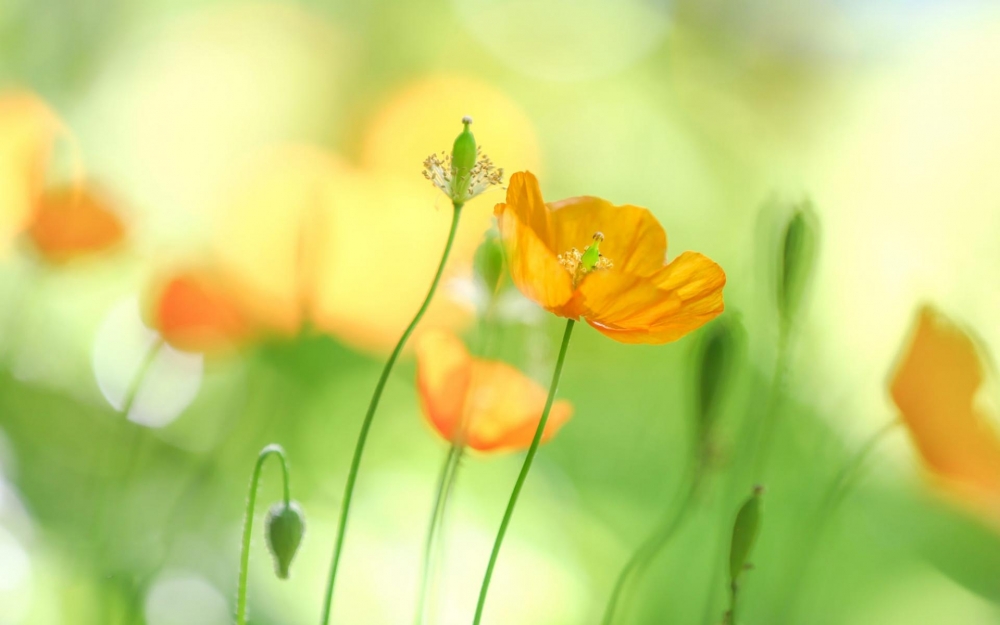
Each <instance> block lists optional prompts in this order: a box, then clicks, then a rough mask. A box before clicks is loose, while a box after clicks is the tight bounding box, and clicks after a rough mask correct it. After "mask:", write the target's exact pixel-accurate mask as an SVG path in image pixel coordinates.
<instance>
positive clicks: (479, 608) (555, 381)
mask: <svg viewBox="0 0 1000 625" xmlns="http://www.w3.org/2000/svg"><path fill="white" fill-rule="evenodd" d="M574 323H575V322H574V321H573V320H572V319H569V320H568V321H566V331H565V332H563V338H562V345H561V346H560V348H559V356H558V358H557V359H556V368H555V371H553V373H552V384H550V385H549V396H548V398H546V400H545V408H544V409H543V410H542V417H541V419H539V420H538V427H537V428H535V437H534V438H532V439H531V446H530V447H529V448H528V455H527V456H525V458H524V464H523V465H521V473H520V474H519V475H518V476H517V481H516V482H515V483H514V490H513V492H511V494H510V500H509V501H508V502H507V510H506V512H504V515H503V521H501V522H500V531H499V532H497V537H496V540H495V541H494V543H493V552H492V553H491V554H490V562H489V564H487V565H486V576H485V577H484V578H483V585H482V588H480V590H479V603H478V604H477V605H476V617H475V619H474V620H473V625H479V622H480V620H482V618H483V608H484V607H485V606H486V594H487V593H488V592H489V589H490V579H491V578H492V577H493V567H495V566H496V563H497V556H499V555H500V546H501V545H502V544H503V538H504V535H505V534H506V533H507V526H508V525H510V518H511V516H513V514H514V506H516V505H517V498H518V496H520V494H521V488H522V487H523V486H524V481H525V479H526V478H527V477H528V471H530V470H531V463H532V462H533V461H534V460H535V454H536V453H538V445H539V444H540V443H541V442H542V433H543V432H545V424H546V422H548V420H549V411H551V410H552V402H553V401H554V400H555V396H556V388H557V387H558V386H559V377H560V376H561V375H562V368H563V362H565V360H566V349H567V348H568V347H569V339H570V336H572V334H573V325H574Z"/></svg>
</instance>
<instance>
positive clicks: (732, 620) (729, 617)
mask: <svg viewBox="0 0 1000 625" xmlns="http://www.w3.org/2000/svg"><path fill="white" fill-rule="evenodd" d="M729 591H730V592H729V611H728V612H726V622H727V623H728V624H729V625H736V595H737V594H738V592H739V586H737V584H736V580H733V581H732V582H731V584H730V586H729Z"/></svg>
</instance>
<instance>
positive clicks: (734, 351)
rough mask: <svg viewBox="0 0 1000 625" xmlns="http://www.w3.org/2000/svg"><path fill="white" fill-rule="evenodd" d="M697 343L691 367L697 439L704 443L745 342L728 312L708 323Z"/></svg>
mask: <svg viewBox="0 0 1000 625" xmlns="http://www.w3.org/2000/svg"><path fill="white" fill-rule="evenodd" d="M704 332H705V333H704V337H703V339H702V342H701V344H700V346H699V352H698V355H697V358H698V361H699V362H698V365H699V366H698V367H697V368H696V369H695V372H696V375H697V381H696V384H695V391H696V396H695V412H696V416H697V419H698V421H697V424H696V428H695V429H696V434H697V437H698V443H699V445H700V446H702V447H704V445H705V444H706V443H707V439H708V437H709V434H710V432H711V429H712V426H713V424H714V422H715V419H716V417H717V414H718V406H719V403H720V402H721V401H722V398H723V397H724V393H725V391H726V387H727V386H729V384H730V383H731V381H732V378H733V372H734V371H735V369H736V362H737V361H738V360H739V358H740V353H741V352H742V351H743V344H744V342H745V339H746V337H745V334H744V332H743V326H742V325H741V324H740V322H739V321H738V320H737V319H736V318H735V317H734V316H732V315H726V316H723V317H722V318H720V319H718V320H716V321H715V322H714V323H712V324H710V325H709V326H708V327H707V328H706V329H705V331H704Z"/></svg>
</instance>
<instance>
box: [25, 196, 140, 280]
mask: <svg viewBox="0 0 1000 625" xmlns="http://www.w3.org/2000/svg"><path fill="white" fill-rule="evenodd" d="M28 236H29V237H30V238H31V240H32V242H33V243H34V245H35V249H37V250H38V252H39V253H40V254H41V255H42V256H43V257H44V258H45V259H46V260H49V261H50V262H54V263H64V262H68V261H71V260H73V259H75V258H79V257H80V256H84V255H87V254H92V253H95V252H101V251H105V250H108V249H110V248H112V247H114V246H115V245H118V244H119V243H121V241H122V239H124V237H125V226H124V224H123V223H122V221H121V219H120V218H119V217H118V215H117V214H115V212H114V211H112V210H111V209H110V208H109V203H108V201H107V199H106V198H105V197H103V196H102V195H101V194H100V193H99V192H98V191H97V190H96V189H94V188H93V187H91V186H86V187H83V188H77V187H57V188H54V189H50V190H47V191H45V193H44V194H43V195H42V197H41V200H40V201H39V204H38V208H37V209H36V211H35V215H34V218H33V219H32V220H31V224H30V226H29V228H28Z"/></svg>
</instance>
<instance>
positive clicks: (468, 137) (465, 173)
mask: <svg viewBox="0 0 1000 625" xmlns="http://www.w3.org/2000/svg"><path fill="white" fill-rule="evenodd" d="M462 123H463V124H464V125H465V127H464V128H463V129H462V132H461V133H460V134H459V135H458V137H456V138H455V145H454V146H453V147H452V149H451V168H452V172H451V175H452V179H453V180H454V187H453V188H454V190H455V192H456V193H457V194H458V197H466V196H467V195H468V194H469V187H470V186H471V185H472V168H473V167H475V166H476V138H475V137H473V136H472V131H471V130H469V125H470V124H472V118H471V117H469V116H465V117H463V118H462Z"/></svg>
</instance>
